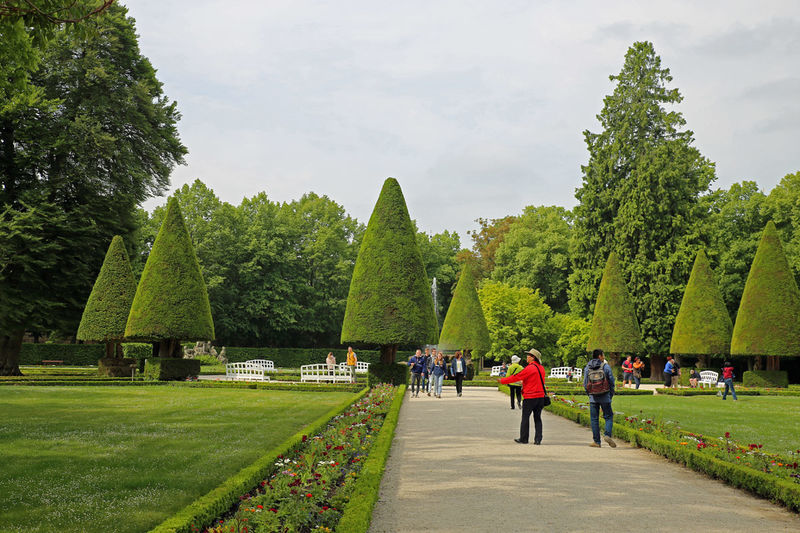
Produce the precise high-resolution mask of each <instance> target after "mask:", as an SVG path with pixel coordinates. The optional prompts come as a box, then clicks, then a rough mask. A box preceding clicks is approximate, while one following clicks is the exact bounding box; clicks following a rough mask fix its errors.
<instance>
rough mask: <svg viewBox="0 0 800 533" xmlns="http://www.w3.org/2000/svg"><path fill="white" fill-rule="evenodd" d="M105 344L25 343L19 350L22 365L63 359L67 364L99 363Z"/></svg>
mask: <svg viewBox="0 0 800 533" xmlns="http://www.w3.org/2000/svg"><path fill="white" fill-rule="evenodd" d="M105 354H106V347H105V345H104V344H49V343H46V344H43V343H25V344H23V345H22V348H21V349H20V352H19V364H20V365H39V364H42V361H63V362H64V364H65V365H78V366H84V365H93V366H94V365H97V361H98V359H100V358H102V357H105Z"/></svg>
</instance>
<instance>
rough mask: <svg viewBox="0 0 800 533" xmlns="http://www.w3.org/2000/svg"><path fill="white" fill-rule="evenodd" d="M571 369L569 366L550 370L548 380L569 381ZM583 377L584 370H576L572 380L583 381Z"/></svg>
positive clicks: (573, 372)
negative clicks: (568, 375)
mask: <svg viewBox="0 0 800 533" xmlns="http://www.w3.org/2000/svg"><path fill="white" fill-rule="evenodd" d="M569 370H570V367H568V366H558V367H555V368H551V369H550V375H549V376H547V377H548V378H561V379H567V374H569ZM582 377H583V369H582V368H575V369H574V370H573V371H572V379H581V378H582Z"/></svg>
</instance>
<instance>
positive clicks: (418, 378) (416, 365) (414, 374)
mask: <svg viewBox="0 0 800 533" xmlns="http://www.w3.org/2000/svg"><path fill="white" fill-rule="evenodd" d="M408 366H410V367H411V398H416V397H419V389H420V386H421V384H422V372H423V370H424V369H425V358H424V357H422V350H417V353H415V354H414V357H412V358H411V359H409V360H408ZM415 385H416V392H415V391H414V386H415Z"/></svg>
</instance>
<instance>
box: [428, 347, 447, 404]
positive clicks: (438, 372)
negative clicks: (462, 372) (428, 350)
mask: <svg viewBox="0 0 800 533" xmlns="http://www.w3.org/2000/svg"><path fill="white" fill-rule="evenodd" d="M431 374H432V379H433V395H434V396H436V397H437V398H441V397H442V382H443V381H444V375H445V374H447V364H446V363H445V362H444V357H443V356H442V354H439V355H438V356H437V357H436V360H435V361H434V362H433V370H432V371H431Z"/></svg>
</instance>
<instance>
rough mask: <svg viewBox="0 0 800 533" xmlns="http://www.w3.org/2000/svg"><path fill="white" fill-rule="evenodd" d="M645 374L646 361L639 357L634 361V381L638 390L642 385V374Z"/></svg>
mask: <svg viewBox="0 0 800 533" xmlns="http://www.w3.org/2000/svg"><path fill="white" fill-rule="evenodd" d="M643 372H644V361H642V360H641V359H640V358H639V357H637V358H636V359H635V360H634V361H633V381H635V382H636V388H637V389H638V388H639V385H641V383H642V373H643Z"/></svg>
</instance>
